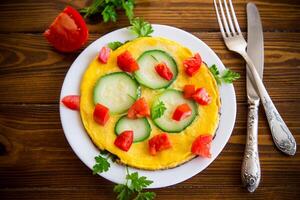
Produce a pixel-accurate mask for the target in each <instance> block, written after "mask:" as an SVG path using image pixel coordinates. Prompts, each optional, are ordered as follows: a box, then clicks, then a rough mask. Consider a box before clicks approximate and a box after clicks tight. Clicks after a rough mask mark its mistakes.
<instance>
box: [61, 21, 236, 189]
mask: <svg viewBox="0 0 300 200" xmlns="http://www.w3.org/2000/svg"><path fill="white" fill-rule="evenodd" d="M153 29H154V33H153V36H161V37H166V38H169V39H171V40H175V41H177V42H179V43H181V44H182V45H184V46H186V47H188V48H190V49H191V50H192V51H193V52H200V55H201V57H202V58H203V60H204V61H205V62H206V63H207V64H208V65H209V66H210V65H212V64H216V65H217V66H218V68H219V70H221V71H222V70H224V69H225V67H224V65H223V63H222V62H221V60H220V59H219V58H218V56H217V55H216V54H215V53H214V52H213V50H212V49H210V48H209V47H208V46H207V45H206V44H205V43H204V42H202V41H201V40H200V39H198V38H197V37H195V36H193V35H191V34H190V33H187V32H185V31H183V30H180V29H178V28H174V27H170V26H165V25H153ZM133 38H134V35H132V34H131V33H130V32H129V31H128V29H126V28H122V29H119V30H116V31H113V32H111V33H108V34H106V35H104V36H102V37H101V38H99V39H98V40H96V41H95V42H93V43H92V44H91V45H89V46H88V47H87V48H86V49H85V50H84V51H83V52H82V53H81V54H80V55H79V56H78V57H77V59H76V60H75V61H74V63H73V64H72V66H71V67H70V69H69V71H68V73H67V75H66V77H65V80H64V83H63V86H62V90H61V96H60V98H61V99H62V98H63V97H64V96H67V95H71V94H80V90H79V88H80V82H81V78H82V75H83V74H84V72H85V70H86V68H87V67H88V66H89V63H90V61H91V60H92V59H93V58H94V57H95V56H96V55H97V53H98V51H99V49H100V48H101V47H102V46H104V45H106V44H107V43H108V42H112V41H121V42H124V41H127V40H131V39H133ZM220 94H221V101H222V107H221V118H220V124H219V128H218V130H217V133H216V137H215V139H214V140H213V142H212V146H211V153H212V157H211V158H210V159H205V158H200V157H197V158H195V159H193V160H191V161H189V162H187V163H185V164H183V165H181V166H179V167H176V168H173V169H168V170H159V171H144V170H137V169H133V168H129V171H130V172H133V171H138V172H139V174H140V175H142V176H146V177H148V178H149V179H150V180H152V181H153V184H151V185H150V187H149V188H161V187H166V186H170V185H174V184H176V183H180V182H182V181H185V180H187V179H189V178H191V177H192V176H194V175H196V174H198V173H199V172H201V171H202V170H204V169H205V168H206V167H207V166H208V165H209V164H210V163H211V162H212V161H214V160H215V159H216V157H217V156H218V155H219V153H220V152H221V151H222V149H223V148H224V146H225V144H226V143H227V141H228V139H229V137H230V135H231V132H232V129H233V126H234V122H235V116H236V99H235V92H234V88H233V85H232V84H226V85H222V86H221V87H220ZM60 118H61V123H62V127H63V130H64V132H65V135H66V138H67V140H68V142H69V144H70V145H71V147H72V149H73V150H74V152H75V153H76V155H77V156H78V157H79V158H80V159H81V161H82V162H84V164H85V165H87V166H88V167H89V168H90V169H92V167H93V165H94V164H95V160H94V157H95V156H97V155H98V154H99V150H98V149H97V148H96V147H95V146H94V144H93V143H92V141H91V140H90V138H89V136H88V134H87V133H86V132H85V129H84V127H83V125H82V123H81V119H80V115H79V113H78V112H74V111H72V110H69V109H67V108H66V107H64V106H63V105H61V104H60ZM91 174H92V173H91ZM100 176H102V177H104V178H106V179H108V180H110V181H112V182H115V183H124V181H125V167H124V166H121V165H118V164H116V163H111V167H110V169H109V171H108V172H105V173H101V174H100Z"/></svg>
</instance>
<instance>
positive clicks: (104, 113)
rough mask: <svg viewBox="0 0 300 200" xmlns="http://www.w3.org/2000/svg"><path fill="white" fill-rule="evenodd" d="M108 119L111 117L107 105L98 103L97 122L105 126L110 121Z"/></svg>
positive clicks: (96, 108) (95, 116)
mask: <svg viewBox="0 0 300 200" xmlns="http://www.w3.org/2000/svg"><path fill="white" fill-rule="evenodd" d="M108 119H109V109H108V108H107V107H106V106H104V105H102V104H100V103H97V104H96V106H95V109H94V120H95V122H97V123H98V124H100V125H102V126H104V125H105V124H106V122H107V121H108Z"/></svg>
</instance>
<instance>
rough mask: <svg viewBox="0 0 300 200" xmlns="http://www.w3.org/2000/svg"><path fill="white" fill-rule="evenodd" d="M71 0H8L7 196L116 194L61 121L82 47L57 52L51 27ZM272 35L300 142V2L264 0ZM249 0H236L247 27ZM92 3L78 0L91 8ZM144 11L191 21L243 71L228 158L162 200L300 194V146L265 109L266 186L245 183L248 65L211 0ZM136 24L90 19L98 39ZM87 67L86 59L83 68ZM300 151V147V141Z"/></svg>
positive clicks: (1, 9)
mask: <svg viewBox="0 0 300 200" xmlns="http://www.w3.org/2000/svg"><path fill="white" fill-rule="evenodd" d="M67 2H68V0H65V1H63V0H52V1H50V0H28V1H24V0H14V1H9V0H2V1H1V3H0V199H72V200H74V199H114V198H115V194H114V193H113V192H112V189H113V185H114V184H113V183H111V182H109V181H107V180H105V179H103V178H101V177H100V176H93V175H92V172H91V170H90V169H88V168H87V167H86V166H85V165H84V164H83V163H82V162H81V161H80V160H79V159H78V158H77V157H76V155H75V154H74V152H73V151H72V149H71V148H70V146H69V144H68V142H67V140H66V139H65V136H64V133H63V131H62V128H61V123H60V119H59V110H58V102H59V94H60V89H61V86H62V82H63V80H64V77H65V75H66V72H67V70H68V69H69V67H70V65H71V64H72V62H73V61H74V59H75V58H76V57H77V56H78V54H79V53H80V51H78V52H76V53H71V54H63V53H58V52H57V51H55V50H54V49H53V48H51V47H50V46H49V44H48V43H47V42H46V40H45V39H44V37H43V35H42V33H43V31H44V30H45V29H46V27H47V26H48V25H49V24H50V23H51V22H52V20H53V19H54V18H55V16H56V15H57V14H58V13H59V12H60V11H61V10H62V9H63V8H64V7H65V5H66V4H67ZM254 2H255V3H256V4H257V6H258V8H259V10H260V13H261V18H262V22H263V27H264V32H265V33H264V37H265V71H264V83H265V84H266V87H267V89H268V91H269V93H270V95H271V97H272V98H273V100H274V103H275V104H276V106H277V108H278V110H279V111H280V113H281V114H282V116H283V118H284V120H285V121H286V123H287V125H288V126H289V128H290V130H291V131H292V133H293V134H294V136H295V138H296V140H297V143H298V144H300V121H299V120H300V2H299V0H276V1H275V0H255V1H254ZM246 3H247V1H246V0H234V4H235V8H236V12H237V16H238V18H239V21H240V25H241V27H242V30H243V31H246V12H245V11H246V10H245V6H246ZM83 4H84V1H74V5H75V7H77V8H78V7H82V6H83ZM135 13H136V15H137V16H143V17H144V18H145V19H146V20H147V21H150V22H151V23H159V24H167V25H171V26H176V27H179V28H182V29H184V30H186V31H189V32H191V33H192V34H194V35H196V36H197V37H199V38H200V39H202V40H203V41H204V42H206V43H207V44H208V45H209V46H210V47H211V48H212V49H213V50H214V51H215V52H216V53H217V54H218V55H219V56H220V58H221V59H222V61H223V62H224V64H225V65H226V66H227V67H228V68H230V69H233V70H235V71H237V72H239V73H240V74H241V78H240V79H239V80H238V81H236V82H235V83H234V87H235V90H236V94H237V105H238V112H237V120H236V123H235V128H234V130H233V134H232V136H231V138H230V140H229V142H228V144H227V145H226V147H225V149H224V150H223V151H222V153H221V154H220V155H219V157H218V158H217V159H216V160H215V161H214V162H213V163H212V164H211V165H210V166H209V167H208V168H207V169H206V170H204V171H203V172H201V173H200V174H198V175H196V176H195V177H193V178H191V179H189V180H187V181H185V182H183V183H180V184H177V185H175V186H172V187H167V188H163V189H156V190H154V191H155V192H156V193H157V199H168V200H169V199H202V198H203V199H241V198H242V197H243V198H247V199H297V198H298V199H299V195H300V152H299V150H298V152H297V154H296V156H294V157H288V156H285V155H283V154H282V153H280V152H279V151H278V150H277V149H276V148H275V147H274V144H273V142H272V138H271V135H270V130H269V127H268V124H267V120H266V117H265V115H264V112H263V110H262V109H261V110H260V118H259V154H260V159H261V167H262V180H261V183H260V187H259V188H258V189H257V191H256V192H255V193H253V194H249V193H248V192H247V191H246V190H245V189H244V188H243V187H241V180H240V168H241V163H242V158H243V152H244V145H245V139H246V136H245V135H246V119H247V118H246V113H247V103H246V93H245V63H244V61H243V60H242V59H241V58H240V57H239V56H237V55H235V54H233V53H232V52H229V51H228V50H227V49H226V47H225V46H224V44H223V41H222V38H221V36H220V32H219V28H218V25H217V22H216V19H215V12H214V8H213V4H212V0H201V1H200V0H170V1H166V0H164V1H162V0H137V4H136V9H135ZM127 25H128V21H127V18H126V17H125V16H124V14H123V13H120V19H119V22H118V23H117V24H112V23H109V24H103V23H102V22H101V23H97V24H93V25H89V30H90V33H91V34H90V39H89V42H92V41H94V40H95V39H97V38H99V37H101V36H102V35H103V34H105V33H108V32H110V31H112V30H115V29H117V28H121V27H124V26H127ZM83 67H85V66H83ZM298 149H300V146H299V145H298Z"/></svg>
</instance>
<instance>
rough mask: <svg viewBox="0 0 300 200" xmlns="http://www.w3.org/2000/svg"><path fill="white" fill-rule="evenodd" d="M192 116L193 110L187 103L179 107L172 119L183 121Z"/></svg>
mask: <svg viewBox="0 0 300 200" xmlns="http://www.w3.org/2000/svg"><path fill="white" fill-rule="evenodd" d="M191 114H192V109H191V108H190V106H189V105H188V104H187V103H184V104H181V105H179V106H178V107H177V108H176V109H175V112H174V113H173V116H172V119H174V120H176V121H181V120H183V119H185V118H187V117H188V116H190V115H191Z"/></svg>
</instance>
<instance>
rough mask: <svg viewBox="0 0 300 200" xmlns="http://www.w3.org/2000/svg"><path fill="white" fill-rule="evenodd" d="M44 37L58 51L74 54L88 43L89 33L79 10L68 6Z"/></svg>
mask: <svg viewBox="0 0 300 200" xmlns="http://www.w3.org/2000/svg"><path fill="white" fill-rule="evenodd" d="M44 36H45V37H46V39H47V40H48V41H49V43H51V44H52V45H53V46H54V47H55V48H56V49H57V50H59V51H62V52H72V51H76V50H78V49H79V48H80V47H82V46H83V45H84V44H85V43H86V41H87V39H88V36H89V32H88V29H87V26H86V23H85V22H84V20H83V18H82V17H81V15H80V14H79V13H78V12H77V10H75V9H74V8H72V7H71V6H67V7H66V8H65V9H64V10H63V11H62V12H61V13H60V14H59V15H58V16H57V17H56V18H55V20H54V22H52V24H51V25H50V27H49V28H48V29H47V30H46V31H45V32H44Z"/></svg>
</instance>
